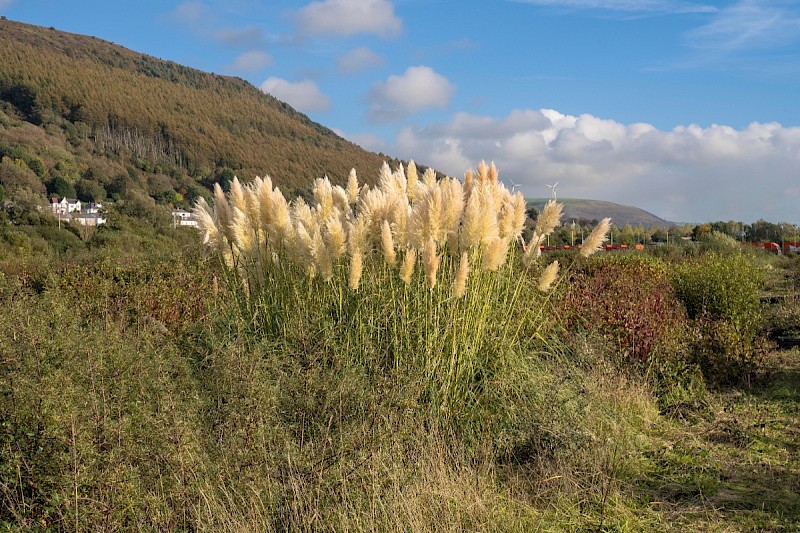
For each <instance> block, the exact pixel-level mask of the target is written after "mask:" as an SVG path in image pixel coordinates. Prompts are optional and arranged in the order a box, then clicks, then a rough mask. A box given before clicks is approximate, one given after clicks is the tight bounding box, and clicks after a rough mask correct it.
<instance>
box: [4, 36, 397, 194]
mask: <svg viewBox="0 0 800 533" xmlns="http://www.w3.org/2000/svg"><path fill="white" fill-rule="evenodd" d="M0 30H1V31H0V110H2V111H3V115H2V126H3V127H2V129H0V152H1V153H0V157H7V158H8V161H6V162H5V163H3V164H4V165H6V166H9V165H12V164H13V165H15V166H16V167H17V168H18V169H19V170H13V171H12V170H9V169H6V170H5V172H4V174H6V175H7V174H9V173H10V172H11V173H14V174H26V175H27V178H25V177H21V176H15V178H13V179H11V180H10V181H11V182H15V181H16V182H19V181H20V180H22V181H30V182H31V183H28V185H29V186H28V187H27V188H28V189H30V190H36V192H42V191H41V187H38V186H35V184H34V183H33V182H34V181H36V180H34V179H33V175H35V176H36V177H37V178H38V181H40V182H41V184H42V185H43V186H45V187H46V188H47V189H48V190H47V192H48V193H49V194H58V193H63V192H67V193H69V192H72V189H71V188H70V186H72V187H73V188H75V187H78V188H79V186H78V182H79V181H80V180H86V181H87V182H92V183H93V184H95V185H98V186H99V187H101V188H102V189H104V191H105V193H106V195H107V196H108V197H111V196H113V195H114V194H119V193H120V191H119V190H117V189H124V188H126V187H127V188H129V189H137V190H139V191H140V192H143V193H146V195H149V196H151V197H152V198H154V199H156V200H164V201H167V202H170V203H174V204H178V205H180V204H182V203H188V199H187V198H186V197H187V196H189V197H190V198H189V199H193V198H196V197H197V195H198V193H199V192H201V191H198V190H195V188H196V187H194V185H195V184H196V183H198V182H199V183H201V184H203V185H206V188H208V186H209V185H211V184H213V183H214V182H220V181H222V182H223V184H224V183H227V182H228V181H230V179H232V176H233V175H234V174H236V175H239V176H240V177H242V178H243V179H247V180H249V179H252V178H253V177H254V176H256V175H266V174H269V175H270V176H272V177H273V179H274V180H275V182H276V183H278V184H280V185H281V186H282V187H284V188H286V189H288V190H300V189H303V188H304V187H306V186H308V184H310V183H311V182H312V181H313V179H315V178H317V177H322V176H324V175H328V176H329V177H330V178H331V180H333V181H339V182H341V181H343V180H344V179H345V178H346V177H347V175H348V173H349V171H350V169H351V168H352V167H356V168H357V169H358V171H359V173H360V175H361V178H362V179H363V180H365V181H371V180H373V179H374V178H375V177H376V176H377V172H378V169H379V168H380V166H381V164H382V163H383V161H384V160H386V159H387V158H386V157H385V156H383V155H382V154H375V153H371V152H367V151H365V150H363V149H361V148H359V147H358V146H356V145H355V144H353V143H350V142H349V141H346V140H345V139H342V138H341V137H338V136H337V135H335V134H334V133H333V132H332V131H331V130H329V129H327V128H325V127H323V126H321V125H319V124H316V123H314V122H312V121H311V120H310V119H308V117H306V116H305V115H303V114H301V113H298V112H297V111H295V110H294V109H292V108H291V107H290V106H288V105H287V104H285V103H283V102H280V101H279V100H277V99H275V98H273V97H272V96H269V95H267V94H264V93H262V92H261V91H259V90H258V89H257V88H255V87H253V86H252V85H250V84H249V83H247V82H245V81H243V80H241V79H238V78H232V77H225V76H220V75H215V74H208V73H204V72H201V71H198V70H194V69H191V68H188V67H184V66H181V65H178V64H176V63H172V62H169V61H163V60H160V59H156V58H153V57H150V56H146V55H143V54H139V53H135V52H132V51H130V50H127V49H125V48H122V47H120V46H117V45H114V44H112V43H108V42H106V41H102V40H100V39H96V38H93V37H87V36H82V35H74V34H68V33H64V32H60V31H57V30H55V29H52V28H50V29H48V28H42V27H37V26H31V25H26V24H21V23H17V22H12V21H8V20H0ZM53 150H54V151H53ZM29 171H30V172H29ZM6 178H8V176H6ZM56 178H59V179H56ZM54 180H55V181H54ZM62 180H63V181H65V182H67V183H66V184H64V183H62ZM4 181H5V182H8V181H9V179H5V180H4ZM128 181H129V182H130V183H124V182H128ZM5 182H0V185H3V187H4V188H5V189H8V183H5ZM86 185H87V184H84V186H86ZM11 188H12V189H13V188H15V186H14V185H13V184H12V187H11ZM84 188H85V187H84ZM91 188H93V189H95V192H97V193H100V194H101V195H102V193H101V192H100V191H99V189H98V187H94V186H92V187H91ZM6 192H8V191H6ZM75 192H77V193H81V191H80V190H76V191H75ZM84 192H85V191H84ZM79 195H80V194H79ZM90 196H92V195H84V197H85V198H84V199H85V200H90V199H91V198H90ZM184 200H187V202H184Z"/></svg>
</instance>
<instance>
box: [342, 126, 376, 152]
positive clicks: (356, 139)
mask: <svg viewBox="0 0 800 533" xmlns="http://www.w3.org/2000/svg"><path fill="white" fill-rule="evenodd" d="M333 132H334V133H335V134H336V135H338V136H339V137H341V138H343V139H347V140H348V141H350V142H352V143H355V144H357V145H358V146H360V147H361V148H363V149H365V150H369V151H370V152H386V150H388V144H387V143H386V141H385V140H384V139H383V138H382V137H379V136H378V135H375V134H374V133H345V132H344V131H342V130H339V129H334V130H333Z"/></svg>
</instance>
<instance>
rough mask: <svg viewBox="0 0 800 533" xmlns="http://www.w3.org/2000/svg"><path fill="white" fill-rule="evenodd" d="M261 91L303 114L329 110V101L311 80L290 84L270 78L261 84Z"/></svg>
mask: <svg viewBox="0 0 800 533" xmlns="http://www.w3.org/2000/svg"><path fill="white" fill-rule="evenodd" d="M261 90H262V91H264V92H265V93H269V94H271V95H272V96H274V97H275V98H277V99H278V100H282V101H284V102H286V103H287V104H289V105H291V106H292V107H294V108H295V109H297V110H298V111H302V112H304V113H309V112H313V111H328V109H330V99H329V98H328V97H327V96H326V95H325V94H324V93H323V92H322V91H320V89H319V87H317V84H316V83H315V82H314V81H312V80H302V81H298V82H290V81H287V80H284V79H282V78H275V77H270V78H267V79H266V80H264V82H263V83H262V84H261Z"/></svg>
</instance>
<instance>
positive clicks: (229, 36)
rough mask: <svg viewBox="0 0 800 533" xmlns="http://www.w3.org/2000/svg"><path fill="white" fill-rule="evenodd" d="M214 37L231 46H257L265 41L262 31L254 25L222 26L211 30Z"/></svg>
mask: <svg viewBox="0 0 800 533" xmlns="http://www.w3.org/2000/svg"><path fill="white" fill-rule="evenodd" d="M213 36H214V39H215V40H217V41H221V42H223V43H225V44H229V45H231V46H258V45H260V44H263V43H264V42H265V39H264V32H263V31H261V28H256V27H255V26H245V27H244V28H223V29H221V30H216V31H214V32H213Z"/></svg>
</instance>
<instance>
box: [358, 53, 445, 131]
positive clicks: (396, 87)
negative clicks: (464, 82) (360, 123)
mask: <svg viewBox="0 0 800 533" xmlns="http://www.w3.org/2000/svg"><path fill="white" fill-rule="evenodd" d="M454 92H455V85H453V84H452V83H450V81H448V79H447V78H445V77H444V76H442V75H441V74H438V73H437V72H435V71H434V70H433V69H432V68H430V67H426V66H417V67H409V68H408V69H406V71H405V72H404V73H403V74H401V75H399V76H396V75H395V76H389V78H388V79H387V80H386V81H385V82H380V83H376V84H375V85H374V86H373V87H372V90H371V91H370V93H369V95H368V96H367V97H368V99H369V100H370V102H371V104H370V108H369V117H370V119H371V120H374V121H379V122H391V121H393V120H397V119H399V118H401V117H403V116H405V115H408V114H412V113H418V112H420V111H423V110H425V109H430V108H436V107H438V108H443V107H447V106H448V105H449V104H450V99H451V98H452V96H453V93H454Z"/></svg>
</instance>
